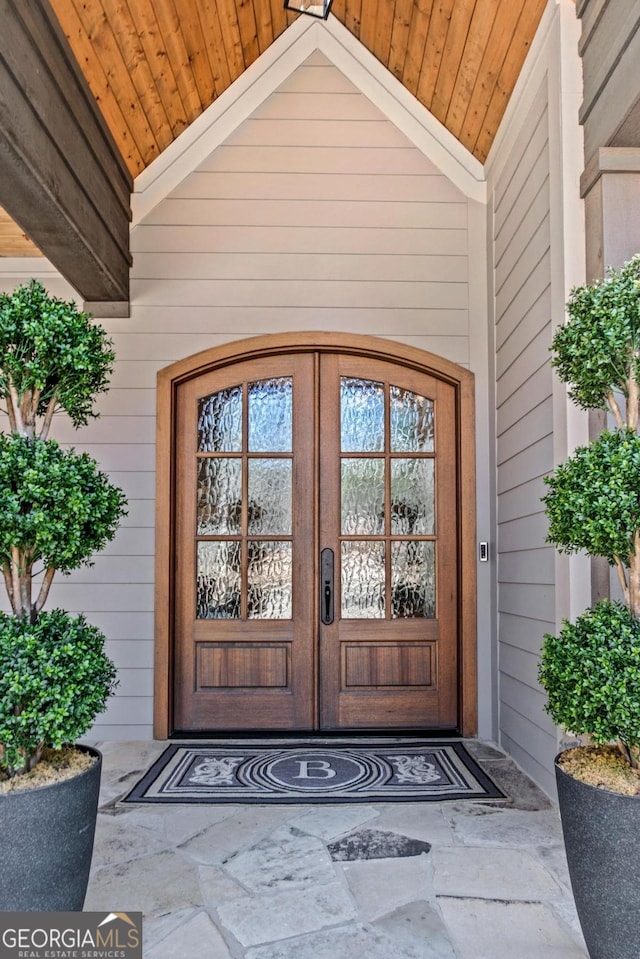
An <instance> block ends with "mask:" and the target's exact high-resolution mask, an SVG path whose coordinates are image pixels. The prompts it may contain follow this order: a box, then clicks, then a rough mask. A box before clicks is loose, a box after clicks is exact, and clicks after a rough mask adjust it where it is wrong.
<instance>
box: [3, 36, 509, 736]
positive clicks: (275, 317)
mask: <svg viewBox="0 0 640 959" xmlns="http://www.w3.org/2000/svg"><path fill="white" fill-rule="evenodd" d="M301 19H304V18H301ZM287 32H289V31H287ZM349 42H350V41H349ZM274 46H275V45H274ZM371 59H372V58H371ZM380 69H382V68H380ZM376 82H377V81H376ZM389 82H390V83H396V81H395V79H394V78H391V77H389ZM404 92H406V91H403V93H404ZM425 116H426V114H425ZM227 121H228V117H225V122H227ZM412 122H413V121H412ZM405 125H406V124H405ZM409 126H410V124H409ZM443 134H444V131H443ZM431 135H432V134H429V136H431ZM446 137H448V134H446V135H444V139H445V140H446ZM427 140H428V138H427ZM201 141H202V138H200V142H199V144H198V149H199V151H200V157H199V164H198V167H197V169H195V170H189V169H188V159H187V160H185V159H184V158H181V160H180V161H179V163H181V164H182V165H183V168H184V176H183V178H182V179H180V178H177V180H176V181H175V182H174V184H173V186H172V188H171V189H170V190H169V191H168V192H167V193H166V195H162V194H161V193H158V196H159V199H158V202H157V203H156V204H155V205H152V206H151V207H150V208H149V209H148V210H147V212H146V215H144V216H143V217H142V218H141V219H140V220H139V221H137V222H136V223H135V225H134V228H133V230H132V238H131V246H132V252H133V258H134V262H133V269H132V274H131V315H130V317H127V318H124V317H122V318H113V319H102V320H101V321H100V322H101V323H102V324H103V326H105V327H106V329H107V330H108V332H109V333H110V335H111V336H112V338H113V340H114V344H115V349H116V353H117V364H116V369H115V373H114V377H113V380H112V385H111V390H110V392H109V393H108V394H107V395H106V396H105V397H104V398H102V399H101V400H100V404H99V409H100V412H101V418H100V419H99V420H98V421H97V422H95V423H92V424H91V425H90V426H88V427H87V428H86V429H83V430H81V431H79V432H78V433H77V434H74V433H73V431H72V430H71V429H70V427H69V425H68V424H65V423H63V422H60V423H59V424H58V426H57V429H56V431H55V432H56V436H58V437H59V438H60V439H61V440H62V441H64V442H68V443H74V445H76V447H77V448H78V449H81V450H82V449H87V450H88V451H89V452H90V453H91V454H92V455H94V456H95V457H96V458H97V459H98V460H99V461H100V463H101V464H102V466H103V467H104V468H105V469H107V470H108V471H109V472H110V474H111V476H112V478H113V480H114V481H115V482H117V483H118V484H119V485H121V486H122V487H123V489H124V490H125V492H126V493H127V495H128V497H129V515H128V517H127V518H126V520H125V521H124V523H123V525H122V528H121V529H120V530H119V532H118V533H117V535H116V538H115V540H114V541H113V543H112V544H110V546H108V547H107V549H106V550H105V551H104V552H103V553H102V554H101V555H100V556H98V557H97V558H96V563H95V566H94V567H92V568H91V569H88V570H83V571H78V572H77V573H74V574H72V576H70V577H68V578H65V579H64V580H60V581H58V582H57V583H56V584H55V585H54V589H53V591H52V595H51V602H52V603H54V604H56V605H60V606H63V607H65V608H67V609H70V610H72V611H76V610H77V611H80V610H82V611H84V612H86V613H87V615H88V617H89V619H90V620H92V621H93V622H96V623H97V624H98V625H99V626H100V627H101V628H102V629H103V630H104V632H105V633H106V635H107V637H108V647H109V652H110V653H111V655H112V656H113V657H114V659H115V661H116V664H117V666H118V668H119V675H120V683H121V684H120V688H119V690H118V693H117V695H116V696H115V697H114V699H113V700H112V702H111V704H110V706H109V709H108V712H107V713H106V714H105V715H103V716H102V717H100V718H99V720H98V723H97V725H96V727H95V729H94V731H93V735H94V736H95V737H96V738H103V739H117V738H138V739H140V738H147V737H150V736H151V735H152V727H151V723H152V702H153V700H152V680H153V551H154V544H153V535H154V463H155V377H156V373H157V371H158V370H159V369H160V368H162V367H164V366H166V365H167V364H169V363H171V362H173V361H175V360H177V359H180V358H182V357H185V356H187V355H190V354H192V353H194V352H196V351H198V350H202V349H205V348H208V347H211V346H214V345H216V344H219V343H223V342H226V341H230V340H235V339H238V338H241V337H244V336H250V335H255V334H260V333H267V332H281V331H290V330H339V331H341V332H344V331H352V332H357V333H368V334H374V335H378V336H383V337H384V336H388V337H390V338H392V339H394V340H397V341H400V342H404V343H408V344H411V345H412V346H416V347H420V348H423V349H426V350H429V351H431V352H433V353H437V354H439V355H441V356H443V357H446V358H447V359H449V360H453V361H454V362H457V363H460V364H463V365H465V366H470V367H471V368H472V369H474V370H477V382H478V389H479V391H480V398H481V414H480V415H479V418H478V422H479V424H480V425H479V429H480V430H481V437H480V442H479V457H480V462H481V463H482V470H481V471H479V472H481V479H480V482H479V490H480V496H481V502H480V509H479V512H480V514H481V515H482V516H483V517H486V516H487V515H488V512H489V505H488V484H487V480H486V477H487V465H486V461H485V457H486V451H487V450H488V448H489V442H488V435H487V433H486V430H487V428H488V422H487V416H486V409H487V403H486V377H487V369H486V357H487V342H486V335H485V330H486V244H485V236H486V220H485V209H484V205H483V204H482V203H481V202H479V201H478V199H477V193H478V191H477V189H476V188H475V187H474V188H473V189H472V193H473V192H475V194H476V196H475V198H473V199H469V198H468V196H467V195H466V194H465V193H464V192H463V191H462V190H461V189H460V186H459V185H456V183H454V182H453V180H456V182H459V181H460V174H459V170H458V171H457V172H456V173H455V175H453V176H452V177H450V176H448V175H444V174H443V172H442V171H441V170H440V169H438V167H436V165H435V163H434V162H433V161H432V160H430V159H428V158H427V156H426V155H425V153H424V152H423V151H422V150H421V149H419V148H418V147H417V146H416V145H415V142H414V141H413V140H411V139H409V138H408V136H407V135H406V134H405V133H403V132H401V130H400V129H399V127H398V125H397V124H396V123H394V122H392V120H391V119H390V118H389V116H388V115H387V114H386V113H384V112H382V110H381V109H380V108H379V107H378V106H376V105H374V103H373V102H372V100H371V99H370V98H369V97H367V96H365V95H364V94H363V93H362V92H360V90H359V89H358V88H356V86H354V84H353V83H352V82H351V81H350V80H349V79H348V78H347V76H346V75H345V73H344V72H342V71H341V70H339V69H338V68H337V67H336V66H335V65H333V64H332V63H331V62H330V61H329V60H328V59H327V57H326V56H325V55H324V54H323V53H321V52H319V51H316V52H313V53H311V55H310V56H309V57H308V58H307V59H306V60H305V61H304V62H303V63H302V64H301V65H299V66H297V68H295V69H294V70H293V72H292V73H291V74H290V75H289V76H288V77H286V78H285V79H284V81H283V82H282V83H281V84H279V85H278V86H277V87H276V88H275V89H274V90H273V91H272V92H271V93H270V95H268V96H267V97H266V99H264V100H263V101H262V102H261V103H260V104H259V105H258V106H257V107H256V108H255V109H254V110H253V111H252V112H251V113H250V114H249V115H248V116H246V117H245V118H244V119H243V121H242V122H241V123H240V125H239V126H238V127H237V129H235V130H234V131H233V132H231V133H230V135H229V136H228V137H226V138H225V139H224V140H223V142H221V143H219V144H217V145H216V147H215V148H212V150H211V152H210V153H209V154H206V151H203V149H202V142H201ZM203 153H204V155H203ZM445 161H446V155H445ZM473 162H475V161H473ZM445 165H446V163H445ZM454 166H455V164H454ZM172 175H175V170H173V171H172ZM147 179H148V178H147ZM463 179H464V175H463ZM138 209H140V207H138ZM5 265H7V264H5ZM2 267H3V264H2V261H0V282H1V283H2V284H3V285H4V288H11V286H12V285H13V282H12V277H11V276H10V271H7V270H5V271H4V275H3V270H2ZM55 282H60V281H55ZM52 283H54V281H53V279H52V281H51V282H48V283H47V285H48V286H49V287H50V288H51V287H52ZM470 300H471V301H472V302H471V305H470ZM470 317H471V320H470ZM485 592H486V589H485ZM480 620H481V622H480V633H481V639H480V644H481V659H482V663H483V664H486V663H488V662H490V661H491V650H490V642H491V634H490V629H489V625H488V614H487V613H483V614H482V615H481V617H480ZM483 668H484V665H483ZM485 680H486V681H485V682H484V683H483V688H482V689H481V690H480V712H481V717H482V718H481V735H484V736H491V733H492V727H491V715H492V706H493V704H492V701H491V690H490V686H491V682H492V680H491V676H490V674H487V675H486V677H485Z"/></svg>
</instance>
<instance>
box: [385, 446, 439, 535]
mask: <svg viewBox="0 0 640 959" xmlns="http://www.w3.org/2000/svg"><path fill="white" fill-rule="evenodd" d="M433 474H434V462H433V460H426V459H425V460H422V459H420V460H419V459H402V460H401V459H392V460H391V532H392V533H393V534H395V535H401V536H406V535H410V536H421V535H422V536H430V535H433V533H434V532H435V528H434V513H435V509H434V507H435V499H434V488H433Z"/></svg>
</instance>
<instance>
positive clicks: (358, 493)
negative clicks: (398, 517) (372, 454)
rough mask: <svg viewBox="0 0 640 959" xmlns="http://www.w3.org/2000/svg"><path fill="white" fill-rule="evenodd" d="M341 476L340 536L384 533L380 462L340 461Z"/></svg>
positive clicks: (382, 468)
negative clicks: (341, 534)
mask: <svg viewBox="0 0 640 959" xmlns="http://www.w3.org/2000/svg"><path fill="white" fill-rule="evenodd" d="M341 474H342V475H341V486H340V496H341V503H342V533H343V534H344V535H345V536H353V535H364V536H372V535H375V534H381V533H384V460H383V459H356V458H353V459H351V458H350V459H343V460H342V465H341Z"/></svg>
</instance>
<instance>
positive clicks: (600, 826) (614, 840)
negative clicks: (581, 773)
mask: <svg viewBox="0 0 640 959" xmlns="http://www.w3.org/2000/svg"><path fill="white" fill-rule="evenodd" d="M558 758H559V757H558V756H556V765H555V769H556V782H557V785H558V801H559V804H560V816H561V819H562V832H563V835H564V844H565V849H566V853H567V861H568V863H569V875H570V876H571V888H572V890H573V898H574V899H575V903H576V909H577V910H578V917H579V919H580V925H581V926H582V932H583V935H584V938H585V942H586V944H587V949H588V950H589V956H590V957H591V959H638V956H639V955H640V952H639V949H640V946H639V943H640V868H639V867H638V835H640V797H637V796H621V795H619V794H618V793H613V792H610V791H609V790H608V789H599V788H598V787H596V786H589V785H587V784H586V783H581V782H578V780H577V779H573V778H572V777H571V776H569V775H567V773H565V772H564V771H563V769H562V767H561V766H559V765H558Z"/></svg>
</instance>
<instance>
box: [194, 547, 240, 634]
mask: <svg viewBox="0 0 640 959" xmlns="http://www.w3.org/2000/svg"><path fill="white" fill-rule="evenodd" d="M239 616H240V543H237V542H233V543H229V542H222V543H221V542H218V543H207V542H205V543H198V561H197V583H196V617H197V619H238V618H239Z"/></svg>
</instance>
